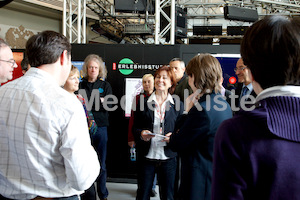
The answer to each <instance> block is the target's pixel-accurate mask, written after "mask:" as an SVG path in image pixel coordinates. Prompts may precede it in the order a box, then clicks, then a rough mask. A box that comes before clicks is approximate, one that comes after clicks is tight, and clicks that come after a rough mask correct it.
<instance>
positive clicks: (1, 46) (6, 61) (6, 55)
mask: <svg viewBox="0 0 300 200" xmlns="http://www.w3.org/2000/svg"><path fill="white" fill-rule="evenodd" d="M16 67H18V65H17V64H16V61H15V60H14V57H13V53H12V51H11V49H10V48H9V46H8V44H7V43H6V42H5V41H4V40H3V39H1V38H0V84H1V83H5V82H6V81H8V80H11V79H12V78H13V71H14V68H16Z"/></svg>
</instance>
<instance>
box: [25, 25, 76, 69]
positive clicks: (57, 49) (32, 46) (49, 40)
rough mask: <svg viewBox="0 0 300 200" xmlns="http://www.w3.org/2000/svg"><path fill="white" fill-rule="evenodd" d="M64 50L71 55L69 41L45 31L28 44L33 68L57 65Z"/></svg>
mask: <svg viewBox="0 0 300 200" xmlns="http://www.w3.org/2000/svg"><path fill="white" fill-rule="evenodd" d="M64 50H67V51H68V55H69V56H70V55H71V44H70V43H69V41H68V39H67V38H66V37H65V36H63V35H62V34H60V33H57V32H54V31H43V32H41V33H39V34H36V35H34V36H32V37H31V38H29V40H28V41H27V43H26V53H25V54H26V55H27V57H28V61H29V64H30V66H31V67H39V66H41V65H43V64H52V63H55V62H56V61H57V60H58V58H59V57H60V55H61V54H62V52H63V51H64Z"/></svg>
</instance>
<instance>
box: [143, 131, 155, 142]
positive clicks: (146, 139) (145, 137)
mask: <svg viewBox="0 0 300 200" xmlns="http://www.w3.org/2000/svg"><path fill="white" fill-rule="evenodd" d="M147 133H151V132H150V131H148V130H143V131H142V132H141V138H142V140H144V141H146V142H148V141H150V139H151V138H153V137H154V135H149V134H147Z"/></svg>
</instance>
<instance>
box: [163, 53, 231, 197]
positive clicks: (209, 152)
mask: <svg viewBox="0 0 300 200" xmlns="http://www.w3.org/2000/svg"><path fill="white" fill-rule="evenodd" d="M186 72H187V75H188V76H189V85H190V87H191V88H192V90H193V94H191V95H190V96H189V97H188V98H187V100H186V102H185V103H186V108H185V113H186V115H185V116H183V117H182V118H181V119H180V120H179V121H178V122H177V127H179V128H178V129H177V131H176V133H175V134H172V135H171V137H170V141H169V146H170V148H171V149H172V150H173V151H177V152H178V153H179V156H180V158H181V177H180V186H179V195H178V196H179V199H180V200H195V199H201V200H210V197H211V179H212V158H213V144H214V137H215V133H216V131H217V129H218V127H219V125H220V123H221V122H222V121H224V120H225V119H228V118H231V117H232V114H231V109H230V106H229V104H228V103H227V102H226V100H225V99H224V98H223V97H222V95H221V94H220V91H221V85H220V84H219V83H220V80H221V79H222V69H221V65H220V63H219V61H218V60H217V59H216V58H215V57H213V56H211V55H210V54H200V55H197V56H195V57H194V58H192V60H191V61H190V62H189V63H188V65H187V67H186Z"/></svg>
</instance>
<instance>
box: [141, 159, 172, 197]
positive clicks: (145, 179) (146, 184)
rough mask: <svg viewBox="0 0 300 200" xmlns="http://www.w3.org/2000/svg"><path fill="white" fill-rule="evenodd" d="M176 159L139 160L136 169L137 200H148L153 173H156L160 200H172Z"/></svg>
mask: <svg viewBox="0 0 300 200" xmlns="http://www.w3.org/2000/svg"><path fill="white" fill-rule="evenodd" d="M176 165H177V162H176V158H171V159H168V160H164V161H159V160H149V159H145V158H144V159H141V160H140V163H139V167H140V169H138V179H139V180H138V181H139V184H138V191H137V197H136V199H137V200H149V199H150V192H151V190H152V186H153V180H154V176H155V173H157V178H158V185H159V194H160V199H161V200H173V199H174V197H173V196H174V181H175V174H176Z"/></svg>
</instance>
